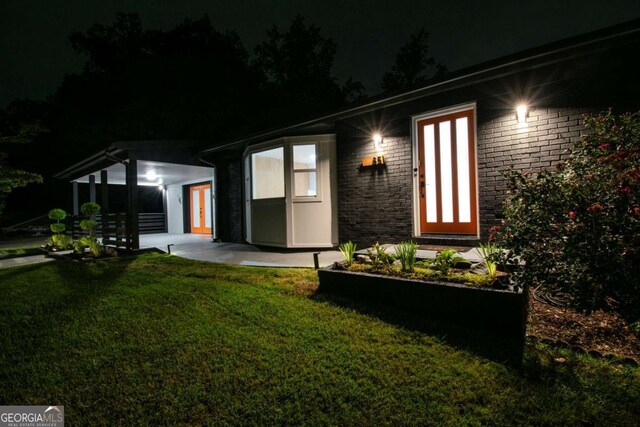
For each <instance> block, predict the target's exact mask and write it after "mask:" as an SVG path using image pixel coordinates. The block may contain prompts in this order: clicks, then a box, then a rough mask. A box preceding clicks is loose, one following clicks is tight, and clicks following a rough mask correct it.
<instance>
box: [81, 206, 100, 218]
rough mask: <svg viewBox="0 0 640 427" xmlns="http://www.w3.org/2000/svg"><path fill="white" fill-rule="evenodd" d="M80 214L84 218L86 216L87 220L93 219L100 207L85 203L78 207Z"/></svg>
mask: <svg viewBox="0 0 640 427" xmlns="http://www.w3.org/2000/svg"><path fill="white" fill-rule="evenodd" d="M80 212H81V213H82V215H84V216H88V217H89V218H92V219H93V217H95V215H97V214H99V213H100V205H99V204H97V203H95V202H87V203H84V204H83V205H82V206H80Z"/></svg>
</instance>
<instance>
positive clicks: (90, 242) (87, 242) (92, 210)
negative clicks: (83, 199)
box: [75, 202, 102, 258]
mask: <svg viewBox="0 0 640 427" xmlns="http://www.w3.org/2000/svg"><path fill="white" fill-rule="evenodd" d="M80 212H82V214H83V215H84V216H87V217H88V218H87V219H83V220H82V221H80V228H81V229H82V230H84V231H86V232H87V234H88V235H87V236H86V237H83V238H81V239H80V240H79V241H78V242H76V246H75V250H76V252H78V253H84V248H85V247H87V246H88V247H89V251H90V252H91V254H92V255H93V256H94V257H96V258H97V257H99V256H100V255H102V244H100V242H98V239H97V238H96V229H97V228H98V221H96V215H97V214H98V213H99V212H100V205H99V204H97V203H94V202H89V203H85V204H83V205H82V206H81V207H80Z"/></svg>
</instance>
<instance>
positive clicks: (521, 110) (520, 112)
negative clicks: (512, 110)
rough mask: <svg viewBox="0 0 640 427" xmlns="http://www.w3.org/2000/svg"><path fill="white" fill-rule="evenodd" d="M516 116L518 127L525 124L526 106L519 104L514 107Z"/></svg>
mask: <svg viewBox="0 0 640 427" xmlns="http://www.w3.org/2000/svg"><path fill="white" fill-rule="evenodd" d="M516 116H517V117H518V124H519V125H524V124H526V123H527V104H520V105H518V106H517V107H516Z"/></svg>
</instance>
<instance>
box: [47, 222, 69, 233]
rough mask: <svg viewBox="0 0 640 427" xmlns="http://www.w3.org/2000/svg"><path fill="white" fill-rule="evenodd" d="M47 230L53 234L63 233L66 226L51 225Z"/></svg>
mask: <svg viewBox="0 0 640 427" xmlns="http://www.w3.org/2000/svg"><path fill="white" fill-rule="evenodd" d="M49 228H50V229H51V231H52V232H54V233H62V232H64V230H66V229H67V226H66V225H64V224H62V223H58V222H56V223H53V224H51V225H50V226H49Z"/></svg>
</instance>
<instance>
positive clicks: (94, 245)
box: [89, 239, 102, 258]
mask: <svg viewBox="0 0 640 427" xmlns="http://www.w3.org/2000/svg"><path fill="white" fill-rule="evenodd" d="M89 251H90V252H91V255H93V256H94V257H96V258H99V257H100V255H102V245H101V244H100V243H99V242H98V241H97V240H95V239H94V240H91V241H90V242H89Z"/></svg>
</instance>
